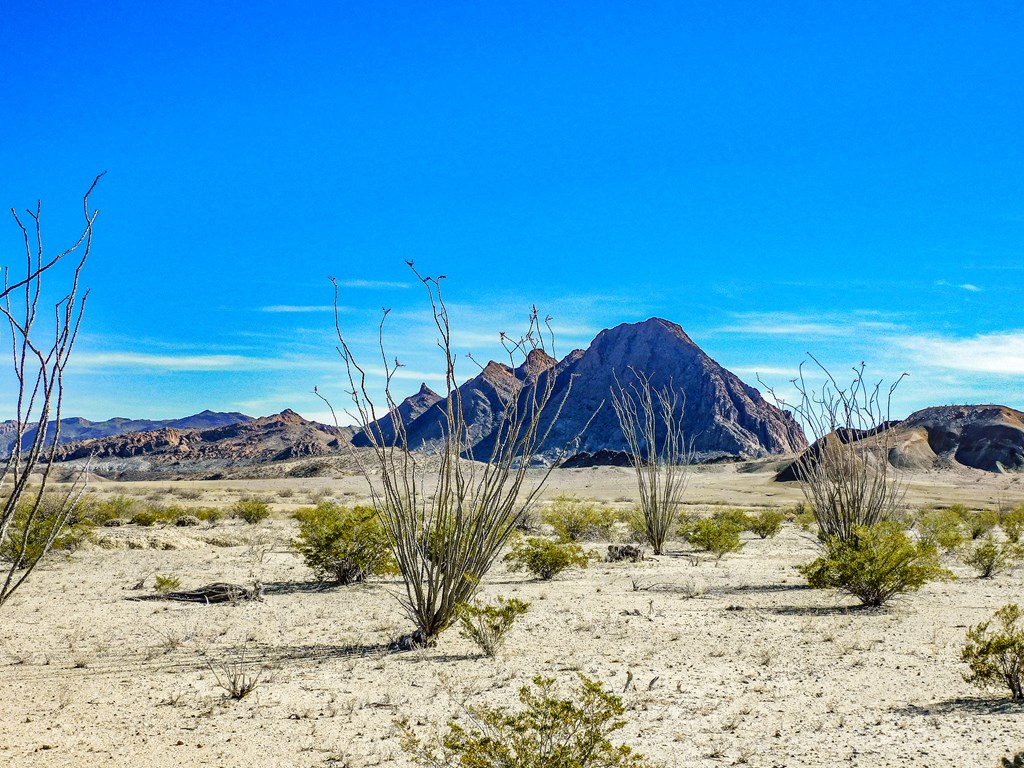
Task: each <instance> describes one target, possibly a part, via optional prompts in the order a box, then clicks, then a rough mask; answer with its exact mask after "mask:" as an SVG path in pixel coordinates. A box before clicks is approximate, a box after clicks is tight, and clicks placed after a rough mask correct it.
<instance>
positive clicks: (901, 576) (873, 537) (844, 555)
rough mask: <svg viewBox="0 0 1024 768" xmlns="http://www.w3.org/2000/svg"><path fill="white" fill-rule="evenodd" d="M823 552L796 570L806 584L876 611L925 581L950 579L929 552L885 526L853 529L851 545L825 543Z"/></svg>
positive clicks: (896, 527)
mask: <svg viewBox="0 0 1024 768" xmlns="http://www.w3.org/2000/svg"><path fill="white" fill-rule="evenodd" d="M824 550H825V553H824V554H823V555H822V556H821V557H819V558H818V559H816V560H814V561H813V562H811V563H808V564H806V565H803V566H800V572H801V573H802V574H803V575H804V577H805V578H806V579H807V583H808V584H810V586H812V587H814V588H816V589H826V588H830V589H838V590H840V591H842V592H846V593H848V594H850V595H853V596H854V597H856V598H857V599H858V600H860V602H861V604H862V605H865V606H871V607H877V606H881V605H884V604H885V603H887V602H888V601H889V600H891V599H892V598H893V597H895V596H896V595H902V594H906V593H908V592H916V591H917V590H919V589H920V588H921V587H922V586H924V585H925V584H927V583H928V582H929V581H934V580H936V579H945V578H952V574H950V572H949V571H947V570H946V569H944V568H942V567H941V565H940V564H939V556H938V552H937V551H936V549H935V548H934V547H933V546H931V545H928V544H926V543H923V542H920V541H918V542H914V541H912V540H911V539H910V537H909V536H907V534H906V532H905V531H904V530H903V529H902V528H901V527H900V526H899V524H898V523H894V522H891V521H890V522H881V523H875V525H872V526H859V527H857V528H854V529H853V538H852V539H848V540H845V539H841V538H839V537H833V538H830V539H826V540H825V542H824Z"/></svg>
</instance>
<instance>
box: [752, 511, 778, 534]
mask: <svg viewBox="0 0 1024 768" xmlns="http://www.w3.org/2000/svg"><path fill="white" fill-rule="evenodd" d="M784 519H785V516H784V515H783V514H782V513H781V512H779V511H778V510H775V509H765V510H762V511H761V512H759V513H758V514H756V515H752V516H751V517H750V522H749V524H748V526H747V529H748V530H749V531H751V532H752V533H756V534H757V535H758V536H760V537H761V538H762V539H768V538H775V537H776V536H778V534H779V531H781V530H782V521H783V520H784Z"/></svg>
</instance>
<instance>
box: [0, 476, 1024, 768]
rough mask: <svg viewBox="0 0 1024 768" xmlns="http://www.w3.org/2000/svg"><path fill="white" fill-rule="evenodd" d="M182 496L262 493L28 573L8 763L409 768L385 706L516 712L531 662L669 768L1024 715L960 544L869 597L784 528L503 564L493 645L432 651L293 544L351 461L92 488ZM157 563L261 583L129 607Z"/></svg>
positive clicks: (951, 733)
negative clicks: (230, 690)
mask: <svg viewBox="0 0 1024 768" xmlns="http://www.w3.org/2000/svg"><path fill="white" fill-rule="evenodd" d="M181 487H187V488H189V489H194V490H197V491H199V494H198V496H199V498H193V499H190V500H188V501H186V502H182V503H185V504H186V505H191V504H195V505H201V504H205V505H210V504H217V505H223V506H226V505H228V504H230V503H231V501H233V500H234V499H237V498H238V497H239V496H240V495H241V494H244V493H259V494H262V495H264V496H266V497H268V498H270V499H272V500H273V502H274V504H273V507H274V510H275V513H274V515H273V516H272V518H271V519H269V520H266V521H264V522H262V523H259V524H257V525H247V524H245V523H243V522H241V521H238V520H226V521H224V522H220V523H218V524H216V525H212V526H211V525H208V524H204V525H202V526H199V527H195V528H175V527H173V526H163V527H159V526H158V527H152V528H140V527H137V526H124V527H120V528H109V529H108V528H103V529H99V533H98V535H99V537H100V538H99V540H98V542H97V543H93V544H90V545H88V546H87V547H85V548H83V549H80V550H78V551H77V552H75V553H74V554H73V555H72V556H70V557H69V558H61V557H56V558H53V559H51V560H50V561H49V562H48V564H46V565H45V567H42V568H41V569H40V570H38V571H37V572H36V573H35V574H34V577H33V578H32V579H31V580H30V581H29V582H27V583H26V585H25V586H24V587H23V588H22V589H21V590H20V591H19V592H18V593H17V594H16V595H15V597H14V598H12V600H11V601H10V602H9V603H8V604H7V605H5V606H4V607H3V608H2V609H0V764H6V765H12V766H19V767H20V768H34V767H35V766H47V767H49V766H83V767H84V766H140V767H141V768H158V767H163V766H174V768H188V767H190V766H247V767H251V766H257V767H259V766H268V767H270V766H274V767H277V766H281V767H282V768H283V767H284V766H288V767H289V768H292V767H295V768H301V767H303V766H335V767H336V768H342V767H344V766H348V767H350V768H362V767H363V766H392V765H393V766H408V765H413V763H412V762H411V760H410V759H409V758H408V757H407V755H406V754H405V753H404V752H403V750H402V748H401V746H400V743H399V739H398V728H397V727H396V724H395V723H396V721H397V720H400V719H405V720H408V722H409V723H410V724H411V726H412V727H413V728H414V729H415V730H416V731H417V732H418V733H419V734H421V735H423V736H424V737H426V736H429V735H430V734H431V733H436V732H439V731H440V730H441V729H442V728H443V726H444V724H445V723H447V722H448V721H449V720H450V719H452V718H464V714H463V708H464V707H465V706H466V705H469V706H472V705H507V706H514V705H515V704H516V702H517V692H518V690H519V688H520V687H521V686H523V685H525V684H527V683H528V682H529V681H530V679H531V678H532V677H533V676H534V675H537V674H543V675H546V676H550V677H553V678H555V679H556V680H557V681H558V683H559V685H561V686H563V687H564V688H565V689H566V690H567V689H568V687H569V686H570V685H571V684H572V683H573V681H574V680H575V679H576V676H577V674H578V673H583V674H585V675H587V676H589V677H591V678H594V679H596V680H598V681H600V682H601V683H603V684H604V685H605V686H606V687H607V689H609V690H611V691H613V692H615V693H616V694H621V696H622V699H623V701H624V703H625V705H626V707H627V712H626V720H627V725H626V726H625V727H624V728H623V729H622V730H620V731H618V732H617V733H616V734H615V741H617V742H621V743H627V744H630V745H632V746H633V747H635V748H636V749H638V750H639V751H641V752H643V753H644V754H646V755H647V756H648V757H650V758H652V759H653V760H656V761H660V762H661V763H663V764H664V765H666V766H704V767H711V766H729V765H749V766H766V767H768V766H794V767H796V766H832V765H850V766H864V767H865V768H867V767H869V766H870V767H874V766H919V767H920V768H925V767H926V766H933V767H934V768H938V767H939V766H942V767H943V768H946V767H947V766H965V767H966V766H981V767H988V766H995V765H996V764H997V763H998V761H999V759H1000V758H1001V757H1003V756H1005V755H1007V754H1010V753H1011V752H1016V751H1018V750H1024V707H1022V706H1020V705H1015V704H1013V703H1012V702H1010V701H1009V699H1008V696H1007V695H1006V694H1005V693H1004V692H1002V691H998V690H992V691H990V692H985V691H981V690H978V689H976V688H974V687H972V686H970V685H968V684H967V683H965V682H964V680H963V677H962V672H963V671H964V665H963V664H962V663H961V662H960V661H959V651H960V647H961V646H962V645H963V641H964V633H965V630H966V628H967V627H968V626H970V625H973V624H976V623H978V622H979V621H982V620H984V619H986V618H988V617H989V616H990V615H991V614H992V613H993V611H994V610H995V609H997V608H999V607H1000V606H1002V605H1004V604H1006V603H1009V602H1013V601H1021V600H1024V568H1018V569H1016V570H1014V571H1011V572H1010V573H1008V574H1001V575H999V576H997V577H996V578H994V579H984V580H983V579H979V578H977V577H976V576H975V574H974V572H973V570H971V569H970V568H968V567H966V566H964V565H962V564H959V563H958V562H957V561H956V560H950V561H949V563H948V565H949V567H950V568H951V569H952V570H953V572H954V573H955V574H956V575H957V577H958V578H957V579H956V580H955V581H949V582H939V583H931V584H928V585H926V586H925V587H924V588H923V589H922V590H921V591H920V592H919V593H916V594H913V595H909V596H906V597H904V598H902V599H900V600H897V601H895V602H894V603H893V604H892V605H890V606H889V607H886V608H884V609H877V610H863V609H858V608H857V607H856V601H854V600H852V599H851V598H848V597H844V596H842V595H839V594H837V593H833V592H830V591H821V590H811V589H808V588H806V586H805V582H804V580H803V579H802V578H801V576H800V574H799V573H798V572H797V571H796V566H797V565H799V564H801V563H804V562H807V561H809V560H810V559H812V558H813V557H815V556H816V552H817V544H816V539H815V537H814V536H813V534H811V533H809V532H807V531H804V530H801V528H800V527H799V526H797V525H794V524H786V525H785V526H784V527H783V530H782V532H781V533H780V534H779V535H778V536H777V537H776V538H774V539H765V540H761V539H759V538H756V537H752V536H749V535H748V536H747V537H746V539H745V540H746V542H747V543H746V546H745V547H744V549H743V550H742V551H741V552H739V553H737V554H734V555H729V556H726V557H725V558H724V559H722V560H721V561H720V562H717V563H716V562H715V561H714V560H713V559H710V558H708V557H707V556H706V555H700V554H696V555H695V554H694V553H693V552H691V551H690V550H689V549H688V548H687V547H686V546H685V545H683V544H676V545H673V547H672V548H671V550H670V552H669V554H667V555H665V556H661V557H656V558H650V559H647V560H645V561H644V562H642V563H614V564H606V563H594V564H592V565H591V566H590V567H589V568H588V569H586V570H572V571H566V572H564V573H562V574H561V575H560V576H558V577H556V579H555V580H553V581H549V582H541V581H535V580H532V579H531V578H530V577H528V576H527V575H525V574H522V573H510V572H508V570H507V569H506V568H505V567H504V565H502V564H501V563H500V562H499V563H498V564H497V566H496V567H495V568H494V569H493V570H492V571H491V572H490V573H489V574H488V575H487V577H486V578H485V580H484V582H483V585H482V588H481V591H482V594H483V595H484V596H485V597H494V596H497V595H503V596H515V597H518V598H521V599H523V600H526V601H528V602H529V603H530V605H531V607H530V610H529V612H528V613H527V614H526V615H525V616H524V617H523V618H522V619H521V620H520V621H519V622H518V623H517V624H516V626H515V627H514V629H513V630H512V632H511V633H510V636H509V640H508V643H507V645H506V647H505V649H504V651H503V652H502V653H501V654H500V655H499V656H498V657H496V658H493V659H490V658H485V657H482V656H481V655H480V654H479V653H478V651H477V650H476V648H475V646H473V645H472V644H471V643H470V642H469V641H468V640H467V639H465V638H463V637H460V635H459V633H458V632H457V631H456V630H454V629H453V630H450V631H449V632H447V633H446V634H444V635H443V636H442V637H441V639H440V642H439V643H438V645H437V646H436V647H435V648H431V649H427V650H420V651H413V652H405V653H389V652H388V651H387V644H388V643H389V642H390V641H391V640H393V639H395V638H396V637H398V636H399V635H401V634H403V633H405V632H407V631H409V629H410V623H409V621H408V619H407V618H406V617H405V615H404V614H403V611H402V608H401V605H400V603H399V601H398V599H397V596H398V594H399V593H400V590H401V583H400V582H399V581H398V580H397V579H395V578H388V579H382V580H376V581H373V582H370V583H366V584H361V585H356V586H352V587H338V588H329V589H324V588H320V587H318V585H317V584H316V583H315V582H314V581H313V580H312V576H311V574H310V572H309V570H308V569H307V568H306V566H305V565H304V564H303V562H302V560H301V559H300V558H299V557H298V555H296V554H295V553H294V552H293V551H292V550H291V549H290V548H289V541H290V540H291V538H292V537H293V536H294V534H295V530H296V523H295V521H294V519H292V518H291V516H290V515H289V514H288V513H289V512H290V511H291V510H293V509H294V508H296V507H298V506H302V505H304V504H309V503H310V500H312V499H314V498H317V497H320V496H323V495H324V494H329V495H330V496H331V497H333V498H335V499H337V500H338V501H340V502H344V503H349V502H356V501H360V500H365V498H366V495H367V488H366V485H365V481H363V480H362V479H361V478H360V477H357V476H352V477H342V478H334V479H327V478H310V479H305V480H273V479H261V480H253V481H239V480H234V481H222V482H194V483H184V482H183V483H168V482H162V483H141V482H140V483H104V482H97V483H95V484H94V485H93V490H94V492H96V493H97V494H98V495H99V496H101V497H102V496H104V495H110V494H115V493H127V494H136V495H140V496H145V495H148V496H149V497H150V498H156V497H159V496H160V495H161V494H165V495H166V499H167V500H168V501H170V500H173V499H174V498H175V496H174V495H173V494H174V492H176V491H177V490H179V489H180V488H181ZM560 493H574V494H577V495H578V496H580V497H583V498H592V499H595V500H597V501H599V502H602V503H607V504H610V505H613V506H629V505H630V504H631V503H632V501H633V500H634V499H635V495H636V490H635V486H634V484H633V477H632V475H631V474H630V472H629V471H628V470H626V469H617V468H597V469H583V470H558V471H556V472H555V473H554V475H553V476H552V478H551V482H550V485H549V486H548V487H547V489H546V491H545V494H544V496H545V498H547V499H551V498H553V497H555V496H556V495H558V494H560ZM188 495H189V496H196V495H197V494H196V493H190V494H188ZM800 498H801V497H800V492H799V489H798V488H796V487H794V486H790V485H784V486H780V485H779V484H775V483H772V482H771V472H770V465H768V464H763V463H762V464H756V463H755V464H739V465H723V466H713V467H701V468H697V469H695V471H694V472H693V473H692V477H691V482H690V487H689V491H688V495H687V503H688V504H689V505H690V506H691V508H692V509H693V510H697V511H707V510H711V509H714V508H716V507H717V506H718V505H722V504H725V505H731V506H743V507H750V508H760V507H764V506H773V507H778V508H786V507H791V506H792V505H793V504H794V503H795V502H796V501H798V500H799V499H800ZM1022 501H1024V481H1021V476H1020V475H993V474H987V473H982V472H974V471H960V472H953V471H949V472H941V473H936V472H932V473H922V474H919V475H914V476H912V477H910V478H909V494H908V502H909V503H910V504H911V505H912V506H921V505H928V504H949V503H953V502H962V503H965V504H967V505H968V506H973V507H976V508H984V507H988V508H994V507H995V506H996V505H998V504H1004V505H1005V504H1010V505H1013V504H1017V503H1021V502H1022ZM605 545H606V542H588V543H587V545H586V546H587V548H589V549H595V550H602V549H604V547H605ZM156 575H169V576H175V577H177V578H179V579H180V581H181V583H182V586H183V587H197V586H200V585H202V584H207V583H210V582H216V581H227V582H236V583H243V584H244V583H251V582H252V581H253V580H254V579H259V580H261V581H262V582H263V583H264V584H266V597H265V599H264V600H263V601H262V602H246V603H239V604H236V605H231V604H221V605H207V606H204V605H195V604H179V603H170V602H162V601H161V602H135V601H130V600H127V599H126V598H127V597H129V596H132V595H139V594H147V593H151V592H152V586H153V580H154V577H155V576H156ZM140 582H142V584H143V587H142V589H141V590H140V589H137V588H136V587H137V585H138V584H139V583H140ZM239 664H241V666H242V667H244V668H245V669H246V670H247V671H248V672H250V673H256V672H259V671H261V670H262V678H261V680H260V684H259V686H258V687H257V688H256V690H255V691H254V692H253V693H252V694H251V695H250V696H248V697H247V698H245V699H243V700H241V701H233V700H231V699H229V698H227V697H226V696H225V693H224V690H223V689H222V688H221V687H219V686H218V675H219V676H221V677H223V675H224V674H225V671H226V670H230V669H231V668H233V667H236V666H238V665H239ZM627 680H630V681H631V684H630V685H629V686H628V688H627Z"/></svg>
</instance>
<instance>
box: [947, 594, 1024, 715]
mask: <svg viewBox="0 0 1024 768" xmlns="http://www.w3.org/2000/svg"><path fill="white" fill-rule="evenodd" d="M993 622H995V626H994V627H993V626H992V623H993ZM990 628H991V629H990ZM960 660H961V661H963V662H964V663H965V664H967V665H968V667H969V671H968V672H967V674H965V675H964V679H965V680H966V681H967V682H969V683H973V684H974V685H977V686H978V687H980V688H1008V689H1009V691H1010V697H1011V698H1012V699H1013V700H1014V701H1024V611H1021V609H1020V608H1019V607H1018V606H1017V604H1016V603H1011V604H1009V605H1004V606H1003V607H1002V608H1000V609H999V610H998V611H996V612H995V615H994V616H993V617H992V618H991V619H989V620H988V621H983V622H982V623H981V624H978V625H977V626H975V627H971V628H970V629H968V630H967V643H966V645H964V647H963V648H962V649H961V651H960Z"/></svg>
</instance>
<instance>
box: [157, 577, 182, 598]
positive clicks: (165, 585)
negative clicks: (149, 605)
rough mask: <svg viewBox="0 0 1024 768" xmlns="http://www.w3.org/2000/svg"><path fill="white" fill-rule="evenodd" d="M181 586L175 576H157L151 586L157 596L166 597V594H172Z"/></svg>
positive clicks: (179, 580)
mask: <svg viewBox="0 0 1024 768" xmlns="http://www.w3.org/2000/svg"><path fill="white" fill-rule="evenodd" d="M180 586H181V579H179V578H178V577H177V576H167V575H161V574H158V575H157V576H156V579H155V582H154V584H153V589H154V590H156V592H157V593H158V594H161V595H166V594H167V593H168V592H173V591H174V590H176V589H177V588H178V587H180Z"/></svg>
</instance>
